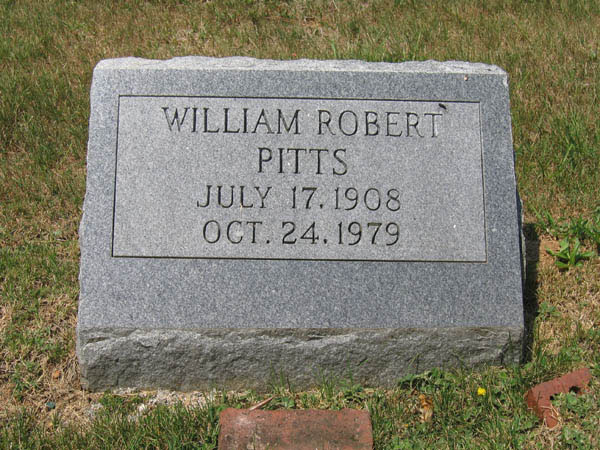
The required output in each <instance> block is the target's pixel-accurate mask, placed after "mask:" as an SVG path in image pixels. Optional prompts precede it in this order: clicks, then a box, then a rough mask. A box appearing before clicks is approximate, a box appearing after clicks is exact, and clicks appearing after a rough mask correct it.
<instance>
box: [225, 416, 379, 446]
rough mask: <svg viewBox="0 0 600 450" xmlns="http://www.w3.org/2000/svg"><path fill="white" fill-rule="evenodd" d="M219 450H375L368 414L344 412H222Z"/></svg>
mask: <svg viewBox="0 0 600 450" xmlns="http://www.w3.org/2000/svg"><path fill="white" fill-rule="evenodd" d="M219 421H220V425H221V432H220V434H219V450H234V449H235V450H238V449H247V448H248V449H253V450H262V449H267V448H268V449H269V450H277V449H280V450H282V449H295V450H305V449H306V450H315V449H319V450H325V449H327V450H356V449H360V450H367V449H368V450H371V449H372V448H373V435H372V433H371V419H370V417H369V413H368V412H366V411H357V410H355V409H343V410H342V411H323V410H314V409H311V410H277V411H262V410H255V411H250V410H248V409H233V408H228V409H226V410H224V411H223V412H221V416H220V420H219Z"/></svg>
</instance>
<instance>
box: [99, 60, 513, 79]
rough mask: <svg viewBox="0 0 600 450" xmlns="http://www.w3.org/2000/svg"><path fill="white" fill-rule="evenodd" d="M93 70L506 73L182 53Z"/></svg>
mask: <svg viewBox="0 0 600 450" xmlns="http://www.w3.org/2000/svg"><path fill="white" fill-rule="evenodd" d="M94 70H95V71H98V70H202V71H211V70H265V71H268V70H281V71H308V72H319V71H322V72H396V73H430V74H443V73H457V74H479V75H506V72H505V71H504V70H503V69H502V68H500V67H498V66H495V65H490V64H484V63H472V62H465V61H434V60H429V61H407V62H401V63H385V62H366V61H359V60H314V59H297V60H286V61H278V60H272V59H256V58H249V57H241V56H234V57H225V58H212V57H206V56H182V57H177V58H172V59H168V60H157V59H143V58H134V57H126V58H114V59H104V60H102V61H100V62H99V63H98V64H97V65H96V68H95V69H94Z"/></svg>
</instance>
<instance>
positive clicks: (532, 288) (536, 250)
mask: <svg viewBox="0 0 600 450" xmlns="http://www.w3.org/2000/svg"><path fill="white" fill-rule="evenodd" d="M523 234H524V235H525V262H526V266H525V273H526V277H525V286H524V287H523V309H524V317H525V336H524V349H523V362H527V361H529V360H531V349H532V348H533V335H534V333H533V331H534V330H533V327H534V324H535V318H536V317H537V315H538V309H539V304H538V298H537V288H538V264H539V261H540V240H539V236H538V233H537V231H536V229H535V224H534V223H526V224H524V226H523Z"/></svg>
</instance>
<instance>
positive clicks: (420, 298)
mask: <svg viewBox="0 0 600 450" xmlns="http://www.w3.org/2000/svg"><path fill="white" fill-rule="evenodd" d="M87 169H88V172H87V192H86V197H85V203H84V214H83V218H82V222H81V228H80V243H81V269H80V284H81V293H80V303H79V317H78V329H77V353H78V357H79V362H80V366H81V372H82V381H83V384H84V386H86V387H87V388H89V389H92V390H102V389H108V388H114V387H138V388H171V389H181V390H188V389H199V388H209V387H213V386H216V387H227V388H239V387H244V388H257V389H261V388H265V387H266V386H267V384H268V383H269V380H272V379H273V377H276V378H277V377H279V376H282V375H283V376H285V377H286V378H287V379H288V380H289V381H290V383H291V384H292V385H293V386H295V387H306V386H309V385H311V384H314V383H316V382H317V381H318V380H319V377H322V376H323V375H324V374H330V375H339V376H346V375H352V376H353V378H354V380H356V381H359V382H364V383H368V384H371V385H381V386H390V385H393V384H394V382H395V381H396V380H397V379H398V378H399V377H401V376H403V375H406V374H408V373H415V372H420V371H423V370H426V369H430V368H432V367H452V366H474V365H478V364H507V363H518V362H519V360H520V358H521V354H522V341H523V305H522V285H521V283H522V264H521V253H522V249H521V241H520V220H519V214H520V212H519V200H518V196H517V192H516V181H515V172H514V160H513V149H512V137H511V121H510V109H509V96H508V77H507V74H506V73H505V72H504V71H503V70H501V69H500V68H498V67H495V66H488V65H484V64H472V63H463V62H446V63H440V62H434V61H428V62H409V63H402V64H388V63H365V62H359V61H308V60H301V61H263V60H255V59H250V58H224V59H213V58H204V57H185V58H176V59H172V60H169V61H149V60H142V59H135V58H123V59H114V60H105V61H101V62H100V63H99V64H98V65H97V66H96V68H95V70H94V76H93V81H92V88H91V116H90V128H89V146H88V160H87Z"/></svg>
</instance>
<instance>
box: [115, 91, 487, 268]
mask: <svg viewBox="0 0 600 450" xmlns="http://www.w3.org/2000/svg"><path fill="white" fill-rule="evenodd" d="M480 131H481V126H480V112H479V103H477V102H444V103H441V102H431V101H429V102H419V101H398V100H341V99H337V100H331V99H290V98H286V99H281V98H270V97H264V98H247V97H220V98H211V97H174V96H164V97H156V96H153V97H150V96H121V97H120V99H119V126H118V140H117V162H116V166H117V173H116V196H115V199H116V202H115V213H114V232H113V239H114V245H113V256H114V257H119V256H129V257H131V256H135V257H173V258H256V259H289V260H299V259H306V260H344V261H356V260H365V261H454V262H459V261H468V262H485V261H486V259H487V258H486V248H485V226H484V225H485V223H484V206H483V205H484V198H483V172H482V148H481V133H480Z"/></svg>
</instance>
